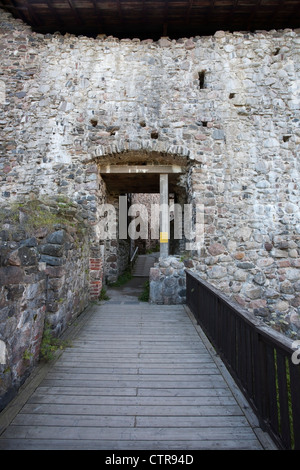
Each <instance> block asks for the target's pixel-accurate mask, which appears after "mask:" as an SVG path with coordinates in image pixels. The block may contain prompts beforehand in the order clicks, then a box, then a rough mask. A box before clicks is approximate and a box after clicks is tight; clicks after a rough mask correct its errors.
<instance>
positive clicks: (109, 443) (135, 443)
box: [0, 437, 261, 451]
mask: <svg viewBox="0 0 300 470" xmlns="http://www.w3.org/2000/svg"><path fill="white" fill-rule="evenodd" d="M0 449H4V450H24V449H25V450H79V449H80V450H106V451H107V449H110V450H124V449H126V450H127V451H132V450H163V451H164V450H180V449H185V450H260V449H261V446H260V444H259V443H258V441H257V439H256V438H255V437H254V438H253V439H240V440H239V441H238V442H237V441H236V440H235V439H231V438H230V437H228V438H227V439H224V440H222V441H217V440H215V439H214V438H212V439H207V440H205V441H201V440H198V439H196V440H193V439H190V440H188V441H183V440H181V439H178V440H176V441H174V440H173V441H160V440H159V439H158V440H155V439H153V440H149V441H141V440H137V439H135V440H122V441H118V440H115V439H111V440H93V439H91V440H89V441H87V440H84V441H83V440H79V439H72V440H71V441H70V440H65V439H28V438H26V439H16V438H14V439H2V440H0Z"/></svg>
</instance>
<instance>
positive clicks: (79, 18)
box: [67, 0, 84, 24]
mask: <svg viewBox="0 0 300 470" xmlns="http://www.w3.org/2000/svg"><path fill="white" fill-rule="evenodd" d="M67 2H68V4H69V7H70V8H71V10H72V12H73V13H74V16H75V18H76V21H77V23H78V24H84V21H83V20H82V18H81V16H80V15H79V12H78V9H77V8H76V6H75V5H74V2H73V0H67Z"/></svg>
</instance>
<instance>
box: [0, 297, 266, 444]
mask: <svg viewBox="0 0 300 470" xmlns="http://www.w3.org/2000/svg"><path fill="white" fill-rule="evenodd" d="M74 328H75V329H74V332H73V336H74V338H73V340H72V347H69V348H67V349H66V350H65V351H63V352H62V354H61V355H60V357H59V358H57V360H56V361H55V362H54V364H52V365H50V366H49V365H48V366H44V368H43V367H41V369H39V372H38V373H37V374H36V375H35V378H34V379H33V380H32V381H31V383H30V382H29V385H27V387H25V388H24V389H23V390H22V391H21V392H20V394H19V395H18V396H17V397H16V399H15V400H14V401H13V403H12V404H11V406H9V407H8V408H7V410H6V411H5V412H4V414H3V415H2V418H1V417H0V425H2V428H1V427H0V433H1V429H2V434H1V437H0V449H2V450H4V449H6V450H11V449H34V450H38V449H51V450H54V449H66V450H67V449H70V450H72V449H78V450H86V449H105V450H112V449H122V450H134V449H138V450H142V449H145V450H155V449H165V450H166V449H174V450H176V449H177V450H190V449H197V450H201V449H213V450H215V449H235V450H238V449H250V450H256V449H272V448H273V449H274V448H275V447H274V446H273V445H272V442H271V440H270V439H269V437H268V436H267V435H266V434H265V433H264V432H262V430H261V429H260V428H259V427H258V425H257V421H256V418H255V417H254V416H253V414H252V412H251V410H250V408H249V406H248V404H247V403H246V402H245V400H244V399H243V397H242V396H241V394H240V393H239V392H238V390H237V388H236V387H235V385H234V384H233V382H232V380H231V378H230V376H229V374H228V373H227V372H226V369H225V367H224V366H223V364H222V363H220V362H219V360H218V357H217V356H216V355H215V354H214V351H213V350H212V348H211V347H210V345H209V343H208V342H207V340H206V338H205V336H203V333H202V332H201V330H200V329H199V327H198V326H197V325H196V324H195V322H194V320H193V318H192V317H191V316H190V313H189V312H188V311H187V310H186V308H185V307H184V306H158V305H154V306H153V305H149V304H148V303H143V302H138V301H126V300H125V301H123V302H120V301H114V300H112V301H107V302H102V304H101V305H93V306H92V307H90V308H89V309H88V310H87V311H86V312H85V313H84V314H82V315H81V317H80V319H79V323H78V324H77V326H75V327H74ZM24 394H25V398H24V397H23V396H24ZM22 397H23V398H22Z"/></svg>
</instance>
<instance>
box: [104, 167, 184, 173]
mask: <svg viewBox="0 0 300 470" xmlns="http://www.w3.org/2000/svg"><path fill="white" fill-rule="evenodd" d="M183 171H184V170H183V168H182V167H181V166H179V165H105V166H104V165H101V166H100V173H102V174H110V173H112V174H124V173H125V174H128V173H142V174H145V173H154V174H170V173H183Z"/></svg>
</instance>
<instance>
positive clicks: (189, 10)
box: [185, 0, 194, 23]
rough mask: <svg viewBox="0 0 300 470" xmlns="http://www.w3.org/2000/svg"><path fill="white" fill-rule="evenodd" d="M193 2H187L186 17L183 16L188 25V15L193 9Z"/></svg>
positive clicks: (192, 0)
mask: <svg viewBox="0 0 300 470" xmlns="http://www.w3.org/2000/svg"><path fill="white" fill-rule="evenodd" d="M193 3H194V0H188V5H187V9H186V15H185V22H186V23H189V22H190V14H191V9H192V7H193Z"/></svg>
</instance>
